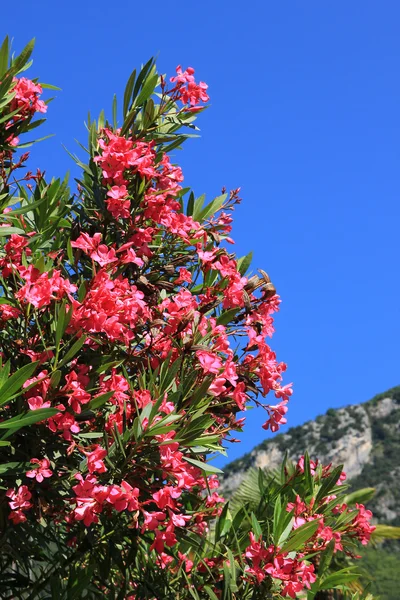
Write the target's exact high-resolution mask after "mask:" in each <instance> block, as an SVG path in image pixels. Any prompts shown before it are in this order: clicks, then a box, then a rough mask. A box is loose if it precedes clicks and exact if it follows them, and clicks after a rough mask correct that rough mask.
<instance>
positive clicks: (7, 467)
mask: <svg viewBox="0 0 400 600" xmlns="http://www.w3.org/2000/svg"><path fill="white" fill-rule="evenodd" d="M6 444H11V442H0V446H2V445H4V446H5V445H6ZM18 467H25V464H24V463H20V462H9V463H2V464H1V465H0V474H1V475H2V474H3V473H7V471H12V470H13V469H18Z"/></svg>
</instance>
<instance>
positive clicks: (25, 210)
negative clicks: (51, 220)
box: [0, 196, 47, 231]
mask: <svg viewBox="0 0 400 600" xmlns="http://www.w3.org/2000/svg"><path fill="white" fill-rule="evenodd" d="M46 200H47V197H46V196H43V198H40V200H36V201H35V202H30V203H29V204H27V205H25V206H21V208H16V209H15V210H12V211H10V212H9V213H7V217H8V218H9V217H13V216H14V215H25V214H26V213H28V212H30V211H31V210H34V209H36V208H38V206H40V205H41V204H44V203H45V202H46ZM0 231H1V228H0Z"/></svg>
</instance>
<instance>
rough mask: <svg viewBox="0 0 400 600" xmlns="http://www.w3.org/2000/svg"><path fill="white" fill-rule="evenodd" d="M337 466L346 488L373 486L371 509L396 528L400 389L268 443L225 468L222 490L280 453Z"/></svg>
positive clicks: (399, 519)
mask: <svg viewBox="0 0 400 600" xmlns="http://www.w3.org/2000/svg"><path fill="white" fill-rule="evenodd" d="M305 450H308V452H309V454H310V457H311V458H316V457H318V458H319V459H320V461H321V462H323V463H325V464H327V463H330V462H333V463H335V464H343V465H344V470H345V471H346V473H347V477H348V480H349V481H350V484H351V487H352V489H357V488H361V487H370V486H371V487H375V488H376V489H377V494H376V496H375V498H374V499H373V500H372V502H371V508H372V509H373V510H374V513H375V515H376V516H377V517H378V518H381V519H384V520H385V522H386V523H392V524H396V525H400V387H397V388H393V389H391V390H388V391H387V392H385V393H384V394H380V395H379V396H376V397H375V398H373V399H372V400H370V401H369V402H365V403H364V404H356V405H351V406H346V407H345V408H340V409H338V410H333V409H330V410H328V412H327V413H326V414H325V415H323V416H319V417H317V418H316V419H315V421H309V422H308V423H305V424H304V425H302V426H300V427H294V428H292V429H289V431H288V432H287V433H285V434H280V435H277V436H275V437H274V438H271V439H268V440H266V441H265V442H263V443H262V444H260V445H259V446H257V447H256V448H254V450H252V452H250V453H249V454H246V455H245V456H243V457H242V458H241V459H239V460H236V461H234V462H232V463H230V464H229V465H228V466H227V467H225V469H224V472H225V477H224V480H223V488H224V491H225V492H226V493H228V494H229V492H230V491H233V490H234V489H235V488H237V486H238V485H239V484H240V483H241V481H242V480H243V478H244V476H245V473H246V471H247V470H248V469H249V468H250V467H261V468H263V469H273V468H276V467H278V466H279V465H280V463H281V461H282V459H283V457H284V455H285V452H287V453H288V456H289V457H290V458H291V459H293V460H297V459H298V457H299V456H300V455H302V454H304V451H305Z"/></svg>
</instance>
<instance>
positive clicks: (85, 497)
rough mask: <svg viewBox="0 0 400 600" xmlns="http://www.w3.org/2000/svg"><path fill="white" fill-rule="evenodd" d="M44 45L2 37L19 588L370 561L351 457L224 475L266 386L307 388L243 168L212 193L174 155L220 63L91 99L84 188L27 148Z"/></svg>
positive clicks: (1, 331) (276, 411)
mask: <svg viewBox="0 0 400 600" xmlns="http://www.w3.org/2000/svg"><path fill="white" fill-rule="evenodd" d="M32 48H33V44H32V43H30V44H28V46H27V47H26V48H25V49H24V50H23V52H22V53H21V55H20V56H17V57H13V56H10V53H9V43H8V39H6V40H5V41H4V43H3V45H2V47H1V49H0V81H1V83H0V205H1V206H0V209H1V215H0V241H1V246H0V268H1V278H0V287H1V293H0V336H1V337H0V339H1V359H2V363H1V370H0V407H1V408H0V410H1V422H0V431H1V433H0V451H1V467H0V477H1V488H0V489H1V494H0V525H1V541H0V544H1V558H0V564H1V572H0V595H1V597H2V598H5V599H6V598H9V599H11V598H12V599H18V598H21V599H25V600H27V599H32V600H33V599H35V598H65V599H68V600H73V599H75V598H104V597H107V598H110V599H122V598H129V599H131V600H133V599H137V600H139V599H144V598H148V599H158V600H159V599H161V598H162V599H164V598H166V599H167V598H171V599H172V598H174V599H178V598H180V599H186V598H195V599H199V598H201V599H203V598H211V599H212V600H215V598H218V599H224V600H228V599H231V598H232V599H233V598H243V599H250V598H252V599H254V600H256V599H257V598H260V599H261V598H265V597H266V595H268V596H269V597H276V598H279V597H282V596H291V597H297V595H298V594H300V595H301V594H302V593H303V592H304V593H308V597H309V598H310V599H311V598H313V597H316V594H319V593H320V592H321V591H323V590H325V589H330V588H338V587H340V588H344V587H346V585H347V584H348V583H349V582H352V581H353V580H354V579H355V578H356V572H355V571H354V570H353V568H352V567H349V568H348V567H345V568H340V569H337V570H336V571H330V568H331V567H330V565H331V563H332V560H333V558H334V557H336V554H338V555H339V554H341V553H343V552H347V553H348V552H351V553H353V552H355V551H356V548H357V544H358V542H361V543H362V544H365V543H366V542H367V541H368V539H369V537H370V535H371V532H372V531H373V529H374V528H373V527H372V526H371V525H370V524H369V521H370V518H371V514H370V513H369V512H368V511H366V510H365V508H364V506H363V505H361V504H356V507H355V509H354V508H351V507H349V506H347V505H346V504H345V503H344V502H342V500H343V494H344V487H343V486H342V485H340V483H341V481H342V479H343V476H342V473H341V467H337V468H334V469H333V468H332V467H331V466H326V467H323V466H322V465H321V464H318V463H317V462H316V463H313V462H312V461H310V460H309V459H308V456H307V455H306V456H305V457H303V458H302V459H301V460H300V461H299V463H298V464H297V465H290V464H287V465H283V467H282V472H281V474H280V478H279V479H278V478H277V479H276V480H275V481H273V480H268V481H266V480H264V479H263V477H262V476H260V477H259V480H258V487H259V491H260V495H261V501H260V503H259V504H258V506H257V507H255V508H254V510H253V511H250V510H249V508H248V506H247V505H246V504H247V503H245V505H244V506H242V507H240V508H239V510H236V511H234V510H233V509H232V511H231V510H230V508H229V504H228V503H224V500H223V498H222V497H221V496H220V495H219V494H218V492H217V491H216V489H217V488H218V478H217V474H218V473H219V472H220V471H219V469H217V468H215V467H214V466H213V465H212V464H211V463H210V458H211V457H212V455H213V454H214V453H216V452H224V446H223V443H224V442H228V441H231V440H232V439H234V438H233V437H232V435H233V432H235V431H238V430H240V429H241V427H242V425H243V421H244V420H243V419H239V418H238V413H239V412H240V411H241V410H244V409H246V408H247V407H248V406H249V405H250V404H251V403H253V404H256V405H257V406H259V407H261V408H263V409H264V410H265V411H266V412H267V420H266V422H265V423H264V425H263V427H264V428H265V429H271V430H272V431H276V430H277V429H278V428H279V426H280V425H281V424H282V423H285V422H286V418H285V414H286V411H287V402H288V400H289V397H290V395H291V393H292V390H291V386H290V385H284V384H283V382H282V374H283V372H284V371H285V369H286V365H285V364H284V363H281V362H278V361H277V359H276V356H275V354H274V352H273V351H272V349H271V348H270V346H269V345H268V344H267V342H266V338H267V337H270V336H271V335H272V334H273V316H272V315H273V314H274V312H276V311H277V310H278V308H279V297H278V296H277V295H276V293H275V289H274V287H273V285H272V284H271V282H270V280H269V277H268V275H267V274H266V273H265V272H264V271H260V276H258V275H253V276H246V273H247V271H248V269H249V267H250V263H251V254H249V255H247V256H245V257H242V258H239V259H237V258H236V257H235V255H234V254H232V253H230V252H229V251H228V249H227V248H228V244H229V243H231V242H232V240H231V239H230V237H229V234H230V230H231V221H232V217H231V212H232V211H233V210H234V208H235V205H236V204H237V203H238V202H239V197H238V192H239V190H233V191H232V192H230V193H226V192H225V190H223V191H222V194H221V195H219V196H217V197H216V198H215V199H213V200H212V201H211V202H209V203H208V204H206V202H205V198H204V196H200V197H197V198H196V197H195V195H194V193H193V192H191V191H190V189H189V188H183V187H182V186H181V183H182V181H183V174H182V171H181V169H180V168H179V167H178V166H176V165H174V164H173V163H172V162H171V159H170V153H171V152H172V151H173V150H175V149H177V148H179V147H180V146H181V145H182V144H183V142H185V140H186V139H187V138H189V137H192V136H193V135H195V134H193V132H195V131H196V130H197V128H196V126H195V124H194V122H195V120H196V118H197V116H198V114H199V113H200V112H201V111H202V110H203V109H204V103H206V102H207V101H208V94H207V85H206V84H205V83H203V82H200V83H196V81H195V78H194V70H193V69H191V68H188V69H186V70H185V71H183V70H182V69H181V67H178V68H177V72H176V75H175V76H174V77H172V78H170V80H169V83H167V79H166V78H165V76H162V75H159V74H158V73H157V71H156V66H155V63H154V61H153V60H152V59H151V60H150V61H148V62H147V63H146V64H145V65H144V67H143V68H142V69H141V70H140V72H139V73H136V71H134V72H133V73H132V74H131V76H130V78H129V80H128V83H127V86H126V90H125V94H124V98H123V102H122V111H120V112H119V110H118V104H117V100H116V98H114V101H113V106H112V116H111V118H110V119H108V118H106V117H105V115H104V113H101V114H100V116H99V118H98V119H97V120H92V119H91V117H89V119H88V123H87V129H88V142H87V146H86V147H85V146H82V148H83V149H84V150H85V152H86V153H87V159H86V162H85V161H83V160H81V159H80V158H79V157H77V156H74V157H73V158H74V160H75V161H76V162H77V164H78V165H79V167H80V169H81V172H82V175H81V177H80V178H79V180H77V189H76V192H74V193H72V192H71V191H70V189H69V187H68V180H67V178H64V179H57V180H52V181H49V182H48V181H46V179H45V177H44V175H43V174H42V172H41V171H40V170H37V171H36V174H33V173H32V172H31V171H26V170H25V169H26V167H25V163H26V162H27V160H28V158H29V154H28V153H24V154H21V153H20V149H21V148H24V146H26V145H27V144H29V143H31V141H30V140H29V139H28V141H27V142H22V141H21V139H20V138H21V137H22V136H24V135H26V134H29V133H30V132H31V130H33V129H34V128H35V127H37V126H38V125H40V123H41V122H42V119H39V120H35V116H36V115H37V113H45V112H46V111H47V104H48V102H49V101H46V103H45V102H43V100H42V99H41V95H42V92H43V89H46V88H49V87H50V88H51V86H45V85H44V84H40V83H39V82H38V81H37V80H30V79H27V78H26V77H24V76H23V75H21V74H22V73H23V72H24V71H25V70H26V69H27V68H28V67H29V65H30V63H29V62H28V61H29V57H30V54H31V52H32ZM268 393H272V394H274V395H275V397H276V404H274V405H271V404H264V403H263V402H262V398H263V397H265V396H266V395H267V394H268ZM332 564H333V563H332ZM317 575H318V577H317ZM307 590H309V591H308V592H307Z"/></svg>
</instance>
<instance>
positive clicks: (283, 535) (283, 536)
mask: <svg viewBox="0 0 400 600" xmlns="http://www.w3.org/2000/svg"><path fill="white" fill-rule="evenodd" d="M293 523H294V517H292V518H291V519H290V521H289V523H288V524H287V525H286V527H285V529H284V530H283V531H282V533H281V535H280V536H279V539H278V544H277V545H278V546H282V544H283V543H284V542H286V540H287V538H288V537H289V534H290V532H291V531H292V529H293Z"/></svg>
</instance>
